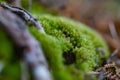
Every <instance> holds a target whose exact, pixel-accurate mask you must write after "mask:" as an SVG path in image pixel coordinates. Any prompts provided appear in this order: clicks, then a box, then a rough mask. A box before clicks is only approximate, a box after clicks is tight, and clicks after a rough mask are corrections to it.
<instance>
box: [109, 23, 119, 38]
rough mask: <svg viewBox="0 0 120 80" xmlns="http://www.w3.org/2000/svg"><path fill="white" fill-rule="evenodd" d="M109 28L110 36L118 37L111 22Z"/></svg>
mask: <svg viewBox="0 0 120 80" xmlns="http://www.w3.org/2000/svg"><path fill="white" fill-rule="evenodd" d="M109 30H110V33H111V36H112V38H115V39H118V38H119V37H118V34H117V31H116V29H115V25H114V23H113V22H110V23H109Z"/></svg>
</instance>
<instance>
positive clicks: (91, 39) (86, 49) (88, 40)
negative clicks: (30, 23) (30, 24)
mask: <svg viewBox="0 0 120 80" xmlns="http://www.w3.org/2000/svg"><path fill="white" fill-rule="evenodd" d="M39 20H40V21H41V24H42V26H43V27H44V29H45V31H46V34H42V33H40V32H39V31H37V30H36V29H35V28H30V31H31V33H32V34H33V35H34V36H35V37H36V39H37V40H39V41H40V43H41V44H42V47H43V51H44V53H45V56H46V58H47V60H48V62H49V65H50V70H51V72H52V74H53V76H54V79H55V80H83V79H84V78H83V73H82V72H83V71H89V70H92V69H93V68H94V67H95V66H97V65H100V63H101V59H102V58H106V57H107V56H108V48H107V46H106V44H105V43H104V41H103V40H102V38H101V37H100V36H99V35H98V34H97V33H96V32H94V31H93V30H91V29H89V28H88V27H86V26H85V25H83V24H80V23H78V22H74V21H72V20H70V19H66V18H63V17H54V16H50V15H47V16H40V17H39ZM98 47H101V48H103V49H104V50H105V55H104V56H102V54H100V52H98V51H96V48H98ZM96 56H98V58H99V59H98V64H96V62H95V61H96Z"/></svg>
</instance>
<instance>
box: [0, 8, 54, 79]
mask: <svg viewBox="0 0 120 80" xmlns="http://www.w3.org/2000/svg"><path fill="white" fill-rule="evenodd" d="M0 28H2V29H3V30H4V31H5V32H6V33H7V34H8V35H9V36H10V37H11V39H12V40H13V42H14V43H15V44H16V46H17V47H19V48H22V51H20V52H21V53H20V54H21V55H22V56H23V60H24V61H25V63H26V64H27V66H28V67H29V68H30V70H31V72H32V74H33V77H34V80H52V78H51V75H50V72H49V70H48V65H47V62H46V59H45V57H44V55H43V52H42V49H41V46H40V44H39V43H38V42H37V40H36V39H34V37H33V36H31V34H30V33H29V31H28V29H27V28H26V26H25V24H24V22H23V21H22V20H21V19H20V18H19V17H17V16H16V15H15V14H13V13H11V12H10V11H8V10H4V9H2V8H0ZM15 55H17V54H15Z"/></svg>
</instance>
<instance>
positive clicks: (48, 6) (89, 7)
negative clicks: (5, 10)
mask: <svg viewBox="0 0 120 80" xmlns="http://www.w3.org/2000/svg"><path fill="white" fill-rule="evenodd" d="M15 1H16V2H15ZM8 2H9V3H11V4H14V5H16V6H22V7H24V8H25V9H27V10H29V11H31V12H33V13H35V12H36V10H34V9H33V8H35V9H38V10H37V13H38V14H48V13H49V14H53V15H61V16H65V17H69V18H72V19H74V20H76V21H79V22H82V23H84V24H86V25H88V26H89V27H90V28H92V29H94V30H95V31H97V32H99V33H100V34H101V35H102V36H103V38H104V39H105V40H106V42H107V44H108V45H109V47H110V50H111V53H112V52H113V51H114V50H115V49H119V48H120V0H22V3H20V0H8ZM34 3H36V4H39V7H36V6H35V4H34ZM32 9H33V10H32ZM118 56H120V50H119V53H118Z"/></svg>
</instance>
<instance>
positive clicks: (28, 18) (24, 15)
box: [0, 3, 45, 33]
mask: <svg viewBox="0 0 120 80" xmlns="http://www.w3.org/2000/svg"><path fill="white" fill-rule="evenodd" d="M0 6H1V7H3V8H4V9H8V10H10V11H11V12H14V13H15V14H17V15H18V16H19V17H20V18H22V19H23V20H25V21H26V22H28V23H30V24H32V25H34V26H35V27H36V28H37V29H38V30H39V31H40V32H42V33H45V31H44V29H43V27H42V26H41V24H40V22H39V21H38V20H37V19H36V18H34V17H33V16H32V15H31V14H30V13H29V12H28V11H26V10H24V9H22V8H19V7H15V6H11V5H8V4H6V3H0Z"/></svg>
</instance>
